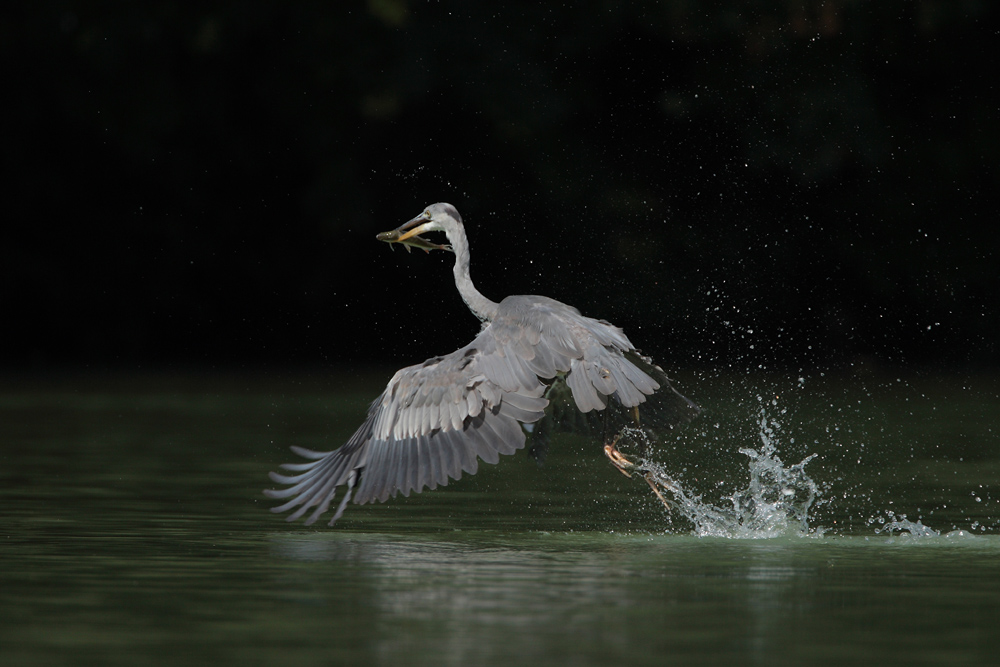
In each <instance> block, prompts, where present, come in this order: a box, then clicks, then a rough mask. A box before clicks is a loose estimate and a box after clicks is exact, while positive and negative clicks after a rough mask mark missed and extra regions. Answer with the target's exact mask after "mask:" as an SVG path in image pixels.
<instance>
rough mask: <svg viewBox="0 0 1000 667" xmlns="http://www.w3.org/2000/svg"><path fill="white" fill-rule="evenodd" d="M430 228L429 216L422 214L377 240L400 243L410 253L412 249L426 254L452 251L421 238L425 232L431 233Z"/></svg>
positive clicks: (448, 247) (447, 246) (378, 236)
mask: <svg viewBox="0 0 1000 667" xmlns="http://www.w3.org/2000/svg"><path fill="white" fill-rule="evenodd" d="M421 223H423V224H421ZM430 227H431V223H430V222H429V221H428V220H427V216H425V215H423V214H421V215H418V216H417V217H415V218H414V219H413V220H410V221H409V222H405V223H403V224H402V225H400V226H399V227H397V228H396V229H394V230H392V231H391V232H382V233H381V234H379V235H377V236H376V237H375V238H376V239H377V240H379V241H385V242H386V243H399V244H400V245H402V246H403V247H404V248H406V251H407V252H409V251H410V248H420V249H421V250H423V251H424V252H430V251H431V250H451V246H450V245H446V244H442V243H431V242H430V241H428V240H427V239H425V238H422V237H421V236H420V234H422V233H423V232H426V231H429V230H430Z"/></svg>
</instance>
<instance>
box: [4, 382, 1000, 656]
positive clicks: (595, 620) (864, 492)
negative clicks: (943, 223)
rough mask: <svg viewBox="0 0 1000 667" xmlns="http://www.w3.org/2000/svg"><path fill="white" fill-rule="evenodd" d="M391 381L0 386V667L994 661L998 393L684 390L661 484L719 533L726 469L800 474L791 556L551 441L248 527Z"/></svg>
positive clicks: (588, 448) (694, 385)
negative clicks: (697, 503)
mask: <svg viewBox="0 0 1000 667" xmlns="http://www.w3.org/2000/svg"><path fill="white" fill-rule="evenodd" d="M384 381H385V377H381V376H379V377H363V378H362V377H350V378H348V380H347V381H346V383H345V381H344V380H343V379H342V378H341V379H338V380H337V381H336V382H335V381H334V380H332V379H326V378H315V377H314V378H308V379H301V378H300V379H295V378H287V377H277V376H272V377H269V376H266V375H265V376H257V377H252V378H250V377H246V378H241V377H232V376H230V377H225V378H215V377H210V376H199V377H144V378H103V379H93V378H76V379H61V380H48V381H41V380H17V381H15V380H8V381H7V382H6V383H5V384H4V385H3V386H0V508H2V509H0V516H2V517H3V521H2V524H0V544H2V547H0V591H2V593H0V662H2V664H3V665H29V664H101V665H107V664H112V665H113V664H177V663H179V662H181V661H184V662H185V663H188V664H204V663H208V662H210V661H211V662H216V663H219V662H224V663H230V662H236V661H239V662H240V663H242V664H251V665H252V664H283V665H297V664H376V665H381V664H386V665H389V664H393V665H399V664H405V665H410V664H418V665H419V664H428V665H467V664H477V665H478V664H486V665H489V664H497V665H509V664H511V663H512V662H514V661H530V664H552V663H555V664H574V665H576V664H580V665H588V664H639V665H643V664H650V665H652V664H656V665H661V664H726V665H730V664H762V665H763V664H767V665H776V664H830V665H842V664H845V663H847V662H848V661H864V664H870V663H874V662H875V661H878V663H880V664H906V665H913V664H947V665H961V664H970V665H973V664H974V665H982V664H995V663H996V661H997V657H996V656H997V655H998V652H1000V638H998V637H1000V634H998V633H997V628H1000V433H998V429H1000V417H998V415H1000V391H998V383H997V381H996V380H995V379H993V378H991V377H979V378H973V377H968V376H964V377H959V376H945V375H923V376H911V377H905V378H899V377H896V376H895V375H893V374H886V375H879V376H860V377H859V376H842V377H836V378H829V377H826V376H820V375H819V374H814V375H811V376H809V377H804V378H802V379H801V381H800V380H799V378H798V377H797V375H796V374H790V375H772V376H765V375H760V376H750V377H732V376H725V375H722V374H712V373H691V374H686V375H685V374H681V376H680V377H679V378H678V382H679V384H680V385H681V386H682V387H684V389H685V393H687V394H689V395H691V396H692V397H693V398H696V399H697V400H698V401H699V402H700V403H702V405H703V406H704V407H705V408H706V412H705V414H704V416H703V417H702V418H701V419H699V421H698V423H696V424H695V425H693V427H692V428H689V429H687V430H685V431H684V432H683V433H681V434H680V435H679V436H678V437H677V438H675V439H672V440H670V441H668V442H667V443H665V445H664V447H663V449H662V450H661V451H660V452H658V455H657V459H658V460H659V461H660V462H661V463H663V464H664V466H665V468H666V469H667V470H669V471H670V473H671V474H672V475H674V476H675V477H676V478H677V479H679V480H681V481H682V483H683V484H684V486H685V489H687V490H688V491H690V492H692V493H695V494H701V495H703V497H704V499H705V501H706V502H709V501H710V502H711V503H714V504H715V505H716V506H720V507H724V506H725V505H726V503H727V500H726V496H727V495H731V494H732V493H733V491H734V490H737V489H742V488H744V487H745V485H746V483H747V480H748V478H749V472H750V470H749V469H750V466H751V463H752V461H751V459H750V457H748V456H746V455H745V454H741V453H740V452H739V450H740V448H755V449H758V450H759V449H761V447H762V445H763V442H764V439H769V440H770V441H771V442H773V443H774V444H775V447H776V450H777V456H780V457H781V460H782V461H784V463H785V464H786V465H791V464H794V463H798V462H799V461H801V460H802V459H804V458H806V457H807V456H809V455H811V454H816V455H817V456H816V458H815V459H813V460H811V461H810V462H809V463H808V464H807V465H806V467H805V470H806V472H807V473H808V474H809V476H810V478H811V479H812V480H813V481H815V483H816V484H817V486H818V487H819V489H820V496H819V499H818V502H817V503H815V504H814V505H812V506H811V507H810V508H809V518H808V530H807V531H806V533H805V534H800V533H799V532H798V531H797V530H795V529H794V528H789V529H788V530H786V531H784V532H783V534H781V535H780V536H778V537H775V538H773V539H736V536H737V535H738V534H739V530H738V526H732V527H731V529H732V530H731V531H730V532H731V534H729V536H719V537H699V536H697V535H694V534H692V532H693V525H692V524H691V523H690V522H688V521H686V520H685V519H684V518H683V517H681V516H678V515H674V516H673V517H669V516H667V515H666V514H665V513H664V510H663V508H662V506H661V505H659V503H658V502H657V501H656V499H655V498H654V497H653V496H652V494H651V493H650V491H649V489H648V488H647V487H646V486H645V484H642V483H640V482H636V481H634V480H628V479H626V478H625V477H623V476H622V475H620V474H618V473H617V472H616V471H614V470H613V469H612V468H611V467H610V466H609V465H608V463H607V462H606V460H605V459H604V457H603V455H602V454H601V453H600V451H599V448H598V447H597V446H596V445H595V443H593V442H590V441H587V440H586V439H582V438H577V437H568V436H567V437H564V438H562V439H560V440H557V441H556V443H555V445H554V447H553V450H552V453H551V454H550V458H549V460H548V462H547V464H546V466H545V467H544V468H538V467H537V466H536V465H535V464H534V463H533V462H532V461H531V460H529V459H528V458H527V457H525V456H523V455H518V456H514V457H506V458H504V459H503V460H502V461H501V463H500V464H499V465H498V466H484V467H483V468H482V469H481V471H480V473H479V474H478V475H476V476H475V477H466V478H465V479H463V480H461V481H459V482H453V483H452V484H451V485H450V486H449V487H448V488H446V489H442V490H438V491H435V492H428V493H424V494H421V495H419V496H414V497H412V498H409V499H404V498H397V499H396V500H395V501H393V502H390V503H387V504H384V505H373V506H366V507H357V506H351V507H349V508H348V511H347V512H346V514H345V515H344V518H343V519H342V521H341V523H340V524H338V526H337V527H336V528H333V529H330V528H326V527H325V526H322V525H317V526H313V527H311V528H309V529H306V528H304V527H302V526H301V525H297V524H287V523H285V522H284V521H283V520H282V517H279V516H275V515H272V514H271V513H269V512H268V511H267V510H268V508H269V507H270V506H271V504H272V503H270V502H268V501H267V500H266V499H264V498H263V497H262V495H261V493H260V492H261V489H263V488H264V487H265V486H268V484H269V482H268V480H267V477H266V474H267V472H268V471H269V470H273V469H275V467H276V466H277V464H279V463H282V462H286V461H291V460H293V458H294V457H293V455H291V454H290V453H289V452H288V451H287V446H288V445H289V444H298V445H302V446H305V447H309V448H314V449H330V448H333V447H335V446H337V445H338V444H339V443H340V442H341V441H342V440H343V439H344V438H346V437H347V436H348V435H350V432H351V431H352V430H353V428H354V427H355V426H356V425H357V423H358V422H359V419H360V416H361V415H362V414H363V412H364V409H365V406H366V404H367V402H368V401H369V400H370V399H371V398H372V397H373V396H374V395H375V394H376V393H377V392H378V390H379V384H380V383H381V382H384ZM762 424H763V427H762ZM903 515H905V516H906V517H907V519H906V521H907V522H909V523H904V522H898V523H897V524H896V526H895V528H896V530H892V531H887V530H886V526H888V525H890V524H891V523H892V521H894V520H897V521H898V520H899V519H900V518H901V517H902V516H903ZM917 521H919V522H920V523H919V524H917V523H916V522H917ZM904 525H905V526H909V527H910V528H911V529H912V528H913V527H914V526H919V527H920V528H923V527H926V528H927V530H926V531H925V532H926V534H924V535H919V534H918V535H914V534H912V533H914V532H916V533H921V532H924V531H921V530H903V529H899V527H900V526H904Z"/></svg>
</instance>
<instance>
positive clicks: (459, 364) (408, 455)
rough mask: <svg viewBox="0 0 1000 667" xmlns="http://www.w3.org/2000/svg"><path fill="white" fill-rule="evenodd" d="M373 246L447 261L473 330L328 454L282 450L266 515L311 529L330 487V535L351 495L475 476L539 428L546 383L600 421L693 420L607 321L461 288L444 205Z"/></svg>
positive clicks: (461, 255)
mask: <svg viewBox="0 0 1000 667" xmlns="http://www.w3.org/2000/svg"><path fill="white" fill-rule="evenodd" d="M429 232H443V233H444V235H445V236H446V237H447V240H448V243H449V244H450V245H445V244H437V243H433V242H431V241H429V240H427V239H425V238H423V237H422V236H421V235H422V234H426V233H429ZM377 239H378V240H380V241H385V242H388V243H398V244H402V245H404V246H406V247H407V250H409V248H410V247H416V248H420V249H423V250H426V251H427V252H430V251H431V250H448V251H451V252H453V253H454V254H455V265H454V274H455V285H456V286H457V287H458V292H459V294H461V296H462V299H463V300H464V301H465V303H466V305H467V306H468V307H469V310H471V311H472V313H473V314H474V315H475V316H476V317H477V318H479V320H480V321H481V322H482V329H481V330H480V332H479V335H477V336H476V337H475V339H474V340H473V341H472V342H471V343H469V344H468V345H466V346H465V347H462V348H460V349H458V350H455V351H454V352H452V353H451V354H446V355H444V356H440V357H432V358H430V359H428V360H427V361H425V362H423V363H422V364H418V365H415V366H410V367H408V368H404V369H402V370H400V371H398V372H397V373H396V374H395V375H394V376H393V377H392V379H391V380H389V384H388V386H386V388H385V391H384V392H382V395H381V396H379V397H378V398H377V399H376V400H375V401H374V402H373V403H372V404H371V407H370V408H369V410H368V416H367V419H365V422H364V423H363V424H362V425H361V427H360V428H359V429H358V430H357V431H356V432H355V433H354V435H353V436H351V438H350V439H349V440H348V441H347V442H346V443H345V444H344V445H343V446H341V447H340V448H339V449H336V450H333V451H330V452H315V451H311V450H308V449H305V448H302V447H297V446H293V447H292V451H294V452H295V453H296V454H298V455H300V456H302V457H303V458H305V459H308V462H306V463H288V464H284V465H282V466H281V467H282V468H284V469H285V470H288V471H291V472H292V473H294V474H290V475H284V474H278V473H275V472H272V473H271V474H270V476H271V479H272V480H273V481H274V482H276V483H278V484H283V485H287V486H286V488H283V489H277V490H275V489H269V490H267V491H265V492H264V493H265V494H266V495H267V496H268V497H270V498H278V499H282V500H284V499H289V500H287V502H285V503H284V504H283V505H280V506H278V507H274V508H272V510H271V511H273V512H285V511H287V510H291V509H293V508H297V509H295V511H294V512H293V513H292V514H291V515H290V516H289V517H288V520H289V521H293V520H295V519H298V518H301V517H302V516H304V515H305V514H306V513H307V512H310V511H311V513H310V514H309V516H308V517H307V519H306V524H311V523H313V522H314V521H316V520H317V519H318V518H319V517H320V516H321V515H322V514H323V513H325V512H326V511H327V510H328V509H329V507H330V505H331V503H332V502H333V501H334V499H335V497H336V495H337V494H338V492H339V490H340V487H345V489H344V491H343V493H342V494H341V499H340V503H339V505H338V507H337V509H336V511H335V512H334V514H333V518H332V519H331V520H330V525H331V526H332V525H333V524H334V523H335V522H336V521H337V519H339V518H340V516H341V515H342V514H343V512H344V509H345V507H346V506H347V503H348V502H349V501H350V500H351V499H352V497H353V500H354V502H355V503H356V504H365V503H368V502H371V501H374V500H378V501H380V502H381V501H385V500H387V499H389V498H390V497H395V496H396V494H398V493H402V494H403V495H404V496H409V494H410V492H416V493H420V492H421V491H423V490H424V488H428V487H429V488H431V489H434V488H436V487H437V486H438V485H441V486H444V485H447V484H448V481H449V479H459V478H460V477H461V476H462V473H463V472H466V473H469V474H475V472H476V470H477V468H478V459H482V460H483V461H485V462H486V463H491V464H493V463H496V462H497V461H498V460H499V455H500V454H513V453H514V452H515V451H516V450H518V449H520V448H522V447H524V445H525V441H526V430H528V429H531V427H532V426H533V425H536V423H537V422H539V420H542V419H543V417H544V416H545V411H546V408H547V407H548V406H549V404H550V400H551V399H553V398H554V393H553V390H554V389H555V388H556V387H557V386H562V387H564V388H565V389H568V391H569V392H570V393H571V396H572V403H573V404H574V405H575V409H576V410H578V411H579V412H580V413H582V414H585V415H594V414H597V413H599V412H601V411H603V413H604V415H605V417H607V416H608V415H610V414H611V413H612V409H611V408H614V409H615V410H616V411H617V413H621V414H624V415H627V417H626V419H631V420H632V421H633V423H634V424H635V425H638V424H639V423H640V421H639V411H638V408H639V406H640V405H642V404H643V403H646V402H647V399H649V398H651V397H653V395H654V394H658V395H660V397H661V398H662V397H666V399H667V400H666V404H667V406H668V408H667V410H666V412H665V414H666V417H665V421H664V423H665V424H666V425H667V426H670V427H672V426H673V425H676V424H680V423H684V422H686V421H689V420H691V419H693V418H694V417H695V416H696V415H697V414H698V413H699V412H700V408H698V406H697V405H695V404H694V403H693V402H691V401H689V400H688V399H686V398H684V397H683V396H682V395H681V394H680V393H678V392H677V391H676V390H675V389H674V388H673V387H672V386H671V385H670V382H669V380H668V378H667V376H666V375H665V374H664V373H663V371H662V370H661V369H660V368H659V367H658V366H656V365H655V364H653V363H652V361H651V360H649V359H648V358H645V357H642V356H641V355H640V354H639V353H638V351H637V350H636V349H635V347H633V345H632V343H631V342H629V339H628V338H627V337H626V336H625V334H624V332H623V331H622V330H621V329H619V328H618V327H616V326H614V325H612V324H611V323H609V322H607V321H605V320H596V319H592V318H589V317H585V316H583V315H581V314H580V311H578V310H577V309H576V308H573V307H572V306H567V305H566V304H564V303H560V302H559V301H556V300H554V299H550V298H548V297H544V296H508V297H507V298H505V299H504V300H503V301H501V302H500V303H495V302H493V301H491V300H490V299H488V298H486V297H485V296H483V295H482V294H481V293H480V292H479V290H477V289H476V287H475V286H474V285H473V284H472V279H471V277H470V275H469V243H468V239H467V237H466V234H465V228H464V226H463V225H462V218H461V216H460V215H459V213H458V211H457V210H456V209H455V207H454V206H452V205H451V204H446V203H438V204H433V205H431V206H428V207H427V208H426V209H424V211H423V212H421V213H420V215H418V216H416V217H415V218H413V219H412V220H410V221H408V222H406V223H405V224H403V225H401V226H400V227H398V228H397V229H395V230H393V231H390V232H383V233H381V234H379V235H378V236H377ZM605 421H607V420H605ZM522 425H525V426H522ZM537 431H538V429H535V432H537ZM620 434H621V431H618V432H617V433H611V432H609V431H608V430H607V426H606V432H605V436H604V452H605V454H606V455H607V457H608V458H609V459H610V461H611V463H612V464H614V466H615V467H616V468H618V470H620V471H621V472H622V473H624V474H625V475H627V476H631V475H632V473H633V472H636V471H638V472H640V473H642V474H643V476H644V477H645V479H646V481H647V482H648V483H649V485H650V487H652V489H653V491H654V492H656V494H657V496H659V497H660V500H663V501H664V504H666V501H665V500H664V499H663V496H662V495H661V493H660V491H659V489H658V488H657V486H660V487H662V488H669V486H668V484H667V483H666V482H664V481H663V479H662V478H654V476H653V475H652V474H651V473H650V472H648V470H646V469H644V468H642V467H640V466H639V465H637V464H635V463H633V462H632V461H631V460H630V459H628V458H627V457H626V456H625V455H624V454H622V453H621V452H620V451H619V450H618V447H617V442H618V437H619V436H620Z"/></svg>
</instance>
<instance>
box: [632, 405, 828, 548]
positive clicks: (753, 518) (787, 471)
mask: <svg viewBox="0 0 1000 667" xmlns="http://www.w3.org/2000/svg"><path fill="white" fill-rule="evenodd" d="M759 426H760V431H759V435H760V440H761V447H760V448H759V449H750V448H743V449H740V450H739V451H740V453H741V454H744V455H745V456H746V457H747V458H748V459H749V461H748V463H747V472H748V473H749V483H748V484H747V486H746V487H745V488H742V489H738V490H736V491H734V492H733V493H732V494H731V495H729V496H726V497H724V498H723V499H722V501H723V502H721V503H720V504H714V503H711V502H709V501H706V500H705V499H704V498H703V497H702V496H701V495H700V494H696V493H694V492H692V491H689V490H686V489H685V488H684V486H683V485H682V484H681V483H680V482H679V481H678V480H677V479H675V478H673V477H671V476H670V475H668V474H667V473H666V471H664V470H663V468H662V466H660V465H659V464H657V463H656V462H654V461H643V463H642V467H643V469H644V470H646V471H648V472H649V473H650V474H651V475H652V476H653V479H654V481H655V482H657V483H659V484H660V485H662V486H663V487H664V488H666V489H667V490H669V491H670V492H671V493H672V495H673V508H674V510H675V511H676V512H677V513H679V514H681V515H682V516H684V517H685V518H686V519H688V520H689V521H690V522H691V523H692V524H694V531H693V532H694V534H695V535H698V536H701V537H726V538H730V539H768V538H774V537H780V536H783V535H789V534H798V535H816V536H819V535H822V534H823V532H824V529H823V528H812V527H810V525H809V511H810V509H811V508H813V507H814V506H815V505H816V504H817V500H818V499H819V496H820V488H819V485H818V484H817V483H816V482H815V481H813V479H812V478H811V477H809V475H808V474H807V473H806V471H805V467H806V465H807V464H808V463H809V462H810V461H812V460H813V458H815V457H816V455H815V454H812V455H810V456H807V457H806V458H805V459H803V460H802V461H800V462H799V463H796V464H794V465H791V466H785V464H784V462H782V460H781V458H779V457H778V454H777V444H778V435H777V434H778V431H779V430H780V424H779V423H778V422H777V421H776V420H774V419H769V418H768V416H767V413H766V411H765V409H764V408H763V407H762V408H761V410H760V417H759ZM622 437H623V438H627V439H630V440H633V441H639V442H640V444H642V442H643V441H644V440H645V439H646V438H647V436H646V435H645V434H643V433H642V431H641V430H640V429H627V430H626V431H624V432H623V434H622ZM725 501H728V503H727V502H725Z"/></svg>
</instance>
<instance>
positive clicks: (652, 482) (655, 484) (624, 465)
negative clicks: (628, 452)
mask: <svg viewBox="0 0 1000 667" xmlns="http://www.w3.org/2000/svg"><path fill="white" fill-rule="evenodd" d="M620 437H621V434H618V435H616V436H615V437H614V439H612V441H611V442H609V443H605V444H604V455H605V456H607V457H608V460H609V461H611V465H613V466H614V467H615V468H617V469H618V472H620V473H621V474H623V475H625V476H626V477H628V478H629V479H631V478H632V473H639V474H640V475H642V478H643V480H645V482H646V484H649V488H651V489H652V490H653V493H655V494H656V497H657V498H659V499H660V502H661V503H663V506H664V507H666V508H667V509H668V510H670V509H673V504H672V503H671V502H670V501H669V500H667V499H666V498H664V497H663V493H662V492H661V491H660V489H661V488H662V489H663V490H664V491H671V492H673V491H676V489H675V488H674V485H673V484H671V483H670V481H669V480H668V479H666V478H665V477H664V476H663V475H662V474H658V473H657V472H656V471H654V470H650V469H649V468H648V467H647V466H645V465H644V464H636V463H633V462H632V460H631V459H629V458H628V457H627V456H625V455H624V454H622V453H621V452H620V451H618V447H617V446H616V445H617V444H618V439H619V438H620Z"/></svg>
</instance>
